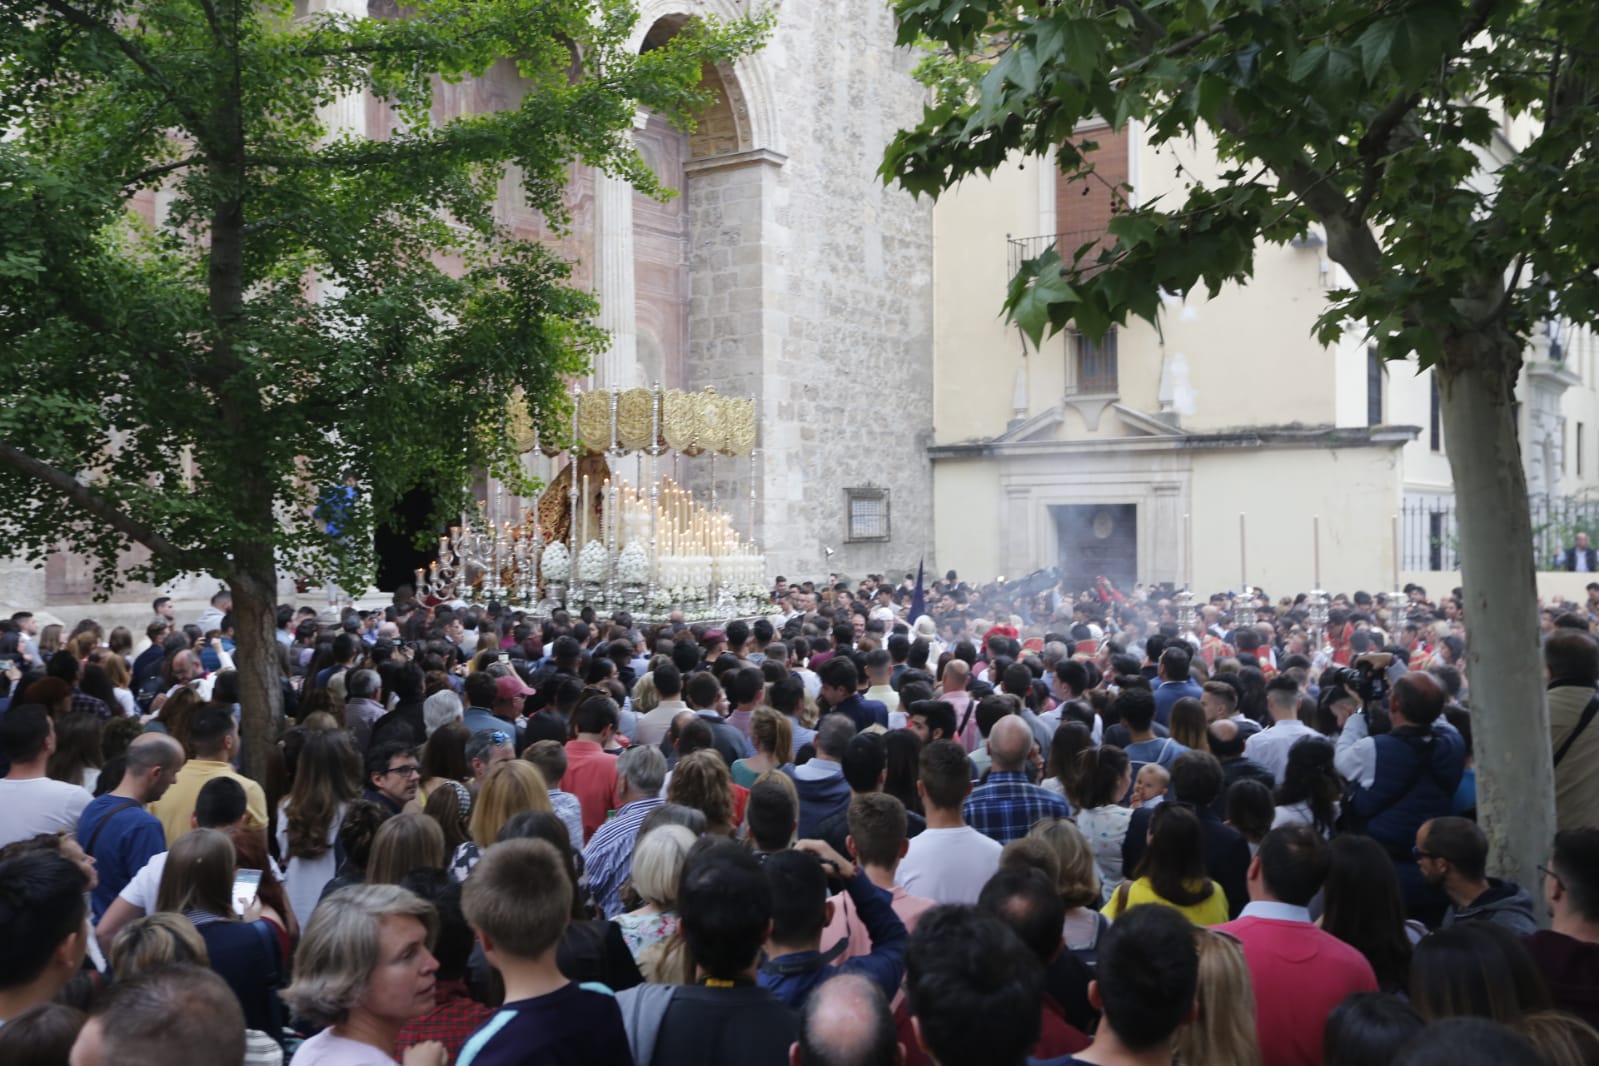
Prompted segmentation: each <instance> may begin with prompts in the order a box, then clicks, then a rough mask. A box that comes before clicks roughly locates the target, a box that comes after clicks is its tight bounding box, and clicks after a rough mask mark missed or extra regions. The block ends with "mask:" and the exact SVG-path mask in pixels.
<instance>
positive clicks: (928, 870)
mask: <svg viewBox="0 0 1599 1066" xmlns="http://www.w3.org/2000/svg"><path fill="white" fill-rule="evenodd" d="M1003 850H1004V848H1003V847H1001V845H1000V843H999V841H997V840H993V839H990V838H989V837H986V836H984V835H983V834H982V833H979V832H978V831H977V830H975V829H973V828H972V827H971V826H969V825H963V826H961V827H960V828H959V829H924V830H922V832H921V833H920V835H918V836H916V837H914V838H912V840H911V843H910V850H909V851H907V852H906V853H905V858H904V860H903V861H901V862H900V864H899V871H898V872H897V873H896V874H895V875H894V883H895V884H896V885H899V886H900V887H902V888H903V889H905V891H906V892H909V893H910V894H911V895H913V896H921V897H922V898H923V899H930V900H933V901H934V902H936V903H976V902H977V897H978V895H979V894H980V893H981V892H982V891H983V886H984V885H985V884H987V883H988V879H989V878H990V877H993V876H994V871H995V870H998V869H999V853H1000V852H1001V851H1003Z"/></svg>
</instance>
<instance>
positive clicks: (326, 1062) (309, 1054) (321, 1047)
mask: <svg viewBox="0 0 1599 1066" xmlns="http://www.w3.org/2000/svg"><path fill="white" fill-rule="evenodd" d="M289 1066H394V1060H393V1059H392V1058H390V1057H389V1056H388V1055H385V1054H384V1053H383V1052H381V1051H379V1050H378V1049H377V1048H375V1047H373V1046H372V1045H371V1044H363V1043H361V1042H360V1041H359V1040H346V1039H345V1038H344V1037H342V1036H334V1035H333V1030H332V1029H324V1030H322V1031H321V1032H320V1033H318V1034H316V1035H315V1036H313V1037H312V1038H311V1039H309V1040H307V1041H306V1042H305V1043H303V1044H301V1045H300V1050H298V1051H296V1052H295V1053H294V1058H292V1059H290V1060H289Z"/></svg>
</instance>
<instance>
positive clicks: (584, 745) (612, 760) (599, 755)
mask: <svg viewBox="0 0 1599 1066" xmlns="http://www.w3.org/2000/svg"><path fill="white" fill-rule="evenodd" d="M561 791H563V792H570V793H571V794H572V795H574V796H576V797H577V801H578V803H579V804H581V805H582V807H583V843H584V844H587V843H588V842H589V837H591V836H593V835H594V831H595V830H596V829H598V828H599V827H600V826H602V825H604V824H605V816H606V814H607V813H608V812H609V811H610V810H611V809H612V808H613V807H615V805H616V756H615V755H610V754H607V753H606V751H605V749H604V748H602V747H600V746H599V745H598V744H596V743H595V742H594V741H592V740H568V741H567V742H566V775H565V776H564V777H562V778H561ZM572 846H573V847H578V846H579V845H578V843H577V841H573V842H572Z"/></svg>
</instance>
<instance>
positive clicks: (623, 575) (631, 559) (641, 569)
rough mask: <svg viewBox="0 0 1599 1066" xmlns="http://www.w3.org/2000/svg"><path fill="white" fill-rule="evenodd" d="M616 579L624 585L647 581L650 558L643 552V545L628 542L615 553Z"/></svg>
mask: <svg viewBox="0 0 1599 1066" xmlns="http://www.w3.org/2000/svg"><path fill="white" fill-rule="evenodd" d="M616 579H617V580H618V581H620V582H621V583H622V584H624V585H642V584H644V583H645V582H647V581H649V579H650V560H649V556H647V555H646V554H645V553H644V545H642V544H639V543H637V542H635V543H633V544H629V545H628V546H627V547H625V548H623V549H622V551H621V553H620V554H618V555H617V557H616Z"/></svg>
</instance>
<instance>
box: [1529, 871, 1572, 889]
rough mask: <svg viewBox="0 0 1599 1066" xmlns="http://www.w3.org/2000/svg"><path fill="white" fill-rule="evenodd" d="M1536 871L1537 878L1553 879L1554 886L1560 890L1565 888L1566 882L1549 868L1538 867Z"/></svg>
mask: <svg viewBox="0 0 1599 1066" xmlns="http://www.w3.org/2000/svg"><path fill="white" fill-rule="evenodd" d="M1536 869H1537V871H1538V876H1539V877H1552V878H1554V879H1555V884H1557V885H1559V886H1560V887H1561V888H1565V887H1566V882H1565V881H1564V880H1562V879H1561V877H1560V875H1559V874H1557V873H1555V872H1554V871H1553V870H1551V869H1549V867H1547V866H1539V867H1536Z"/></svg>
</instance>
